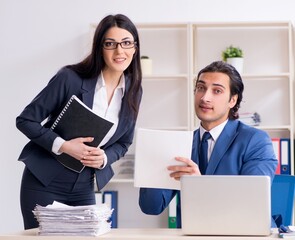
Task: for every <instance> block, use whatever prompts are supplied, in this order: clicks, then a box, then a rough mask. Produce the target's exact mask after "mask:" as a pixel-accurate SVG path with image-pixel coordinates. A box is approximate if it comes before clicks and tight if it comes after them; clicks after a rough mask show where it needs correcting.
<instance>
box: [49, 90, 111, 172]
mask: <svg viewBox="0 0 295 240" xmlns="http://www.w3.org/2000/svg"><path fill="white" fill-rule="evenodd" d="M112 126H113V123H112V122H109V121H108V120H106V119H104V118H101V117H100V116H98V115H96V114H95V113H94V112H93V111H92V110H91V109H90V108H89V107H87V106H86V105H85V104H84V103H83V102H82V101H81V100H80V99H79V98H78V97H77V96H75V95H73V96H72V97H71V98H70V100H69V101H68V102H67V104H66V105H65V107H64V108H63V110H62V111H61V113H60V114H59V116H58V117H57V119H56V120H55V122H54V123H53V125H52V126H51V130H52V131H54V132H56V133H57V134H58V135H60V137H62V138H63V139H65V140H70V139H73V138H77V137H94V140H93V141H92V142H90V143H87V145H89V146H92V147H97V146H98V145H99V144H100V142H101V141H102V140H103V138H104V137H105V136H106V134H107V133H108V132H109V130H110V129H111V127H112ZM54 156H55V158H56V159H57V160H58V161H59V162H60V163H61V164H63V165H64V166H65V167H67V168H69V169H71V170H73V171H75V172H81V171H82V170H83V169H84V165H83V164H82V163H81V162H80V161H78V160H77V159H75V158H73V157H71V156H70V155H67V154H66V153H62V154H60V155H56V154H54Z"/></svg>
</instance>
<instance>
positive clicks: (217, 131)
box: [200, 119, 228, 142]
mask: <svg viewBox="0 0 295 240" xmlns="http://www.w3.org/2000/svg"><path fill="white" fill-rule="evenodd" d="M227 122H228V119H227V120H226V121H224V122H223V123H221V124H219V125H218V126H216V127H215V128H212V129H211V130H210V131H209V132H210V134H211V137H212V139H213V141H215V142H216V140H217V138H218V137H219V135H220V134H221V132H222V130H223V129H224V127H225V125H226V124H227ZM205 132H207V130H206V129H205V128H203V127H202V126H201V125H200V139H202V137H203V134H204V133H205Z"/></svg>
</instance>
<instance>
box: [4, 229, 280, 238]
mask: <svg viewBox="0 0 295 240" xmlns="http://www.w3.org/2000/svg"><path fill="white" fill-rule="evenodd" d="M270 238H278V234H277V233H273V234H272V235H271V236H267V237H248V236H235V237H229V236H183V235H182V232H181V229H164V228H152V229H151V228H146V229H132V228H118V229H112V230H111V231H110V232H108V233H106V234H103V235H101V236H98V237H83V236H76V237H73V236H54V237H53V236H38V229H31V230H26V231H21V232H19V233H14V234H6V235H0V240H4V239H5V240H23V239H24V240H26V239H32V240H53V239H54V240H69V239H73V240H85V239H98V240H110V239H115V240H116V239H120V240H130V239H133V240H134V239H136V240H140V239H144V240H151V239H153V240H155V239H159V240H163V239H165V240H166V239H168V240H169V239H172V240H177V239H179V240H183V239H190V240H192V239H195V240H199V239H205V240H225V239H227V240H241V239H242V240H264V239H270Z"/></svg>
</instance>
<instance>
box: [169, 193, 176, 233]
mask: <svg viewBox="0 0 295 240" xmlns="http://www.w3.org/2000/svg"><path fill="white" fill-rule="evenodd" d="M176 207H177V194H176V195H175V196H174V198H173V199H172V200H171V202H170V203H169V206H168V228H177V225H176V217H177V216H176V213H177V211H176Z"/></svg>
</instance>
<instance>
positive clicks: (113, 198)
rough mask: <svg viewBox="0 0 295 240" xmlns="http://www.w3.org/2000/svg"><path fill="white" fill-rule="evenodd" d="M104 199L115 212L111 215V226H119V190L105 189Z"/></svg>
mask: <svg viewBox="0 0 295 240" xmlns="http://www.w3.org/2000/svg"><path fill="white" fill-rule="evenodd" d="M102 201H103V203H106V204H107V205H108V206H109V207H110V208H111V209H114V210H113V213H112V215H111V217H110V222H111V228H117V227H118V191H104V192H103V194H102Z"/></svg>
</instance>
